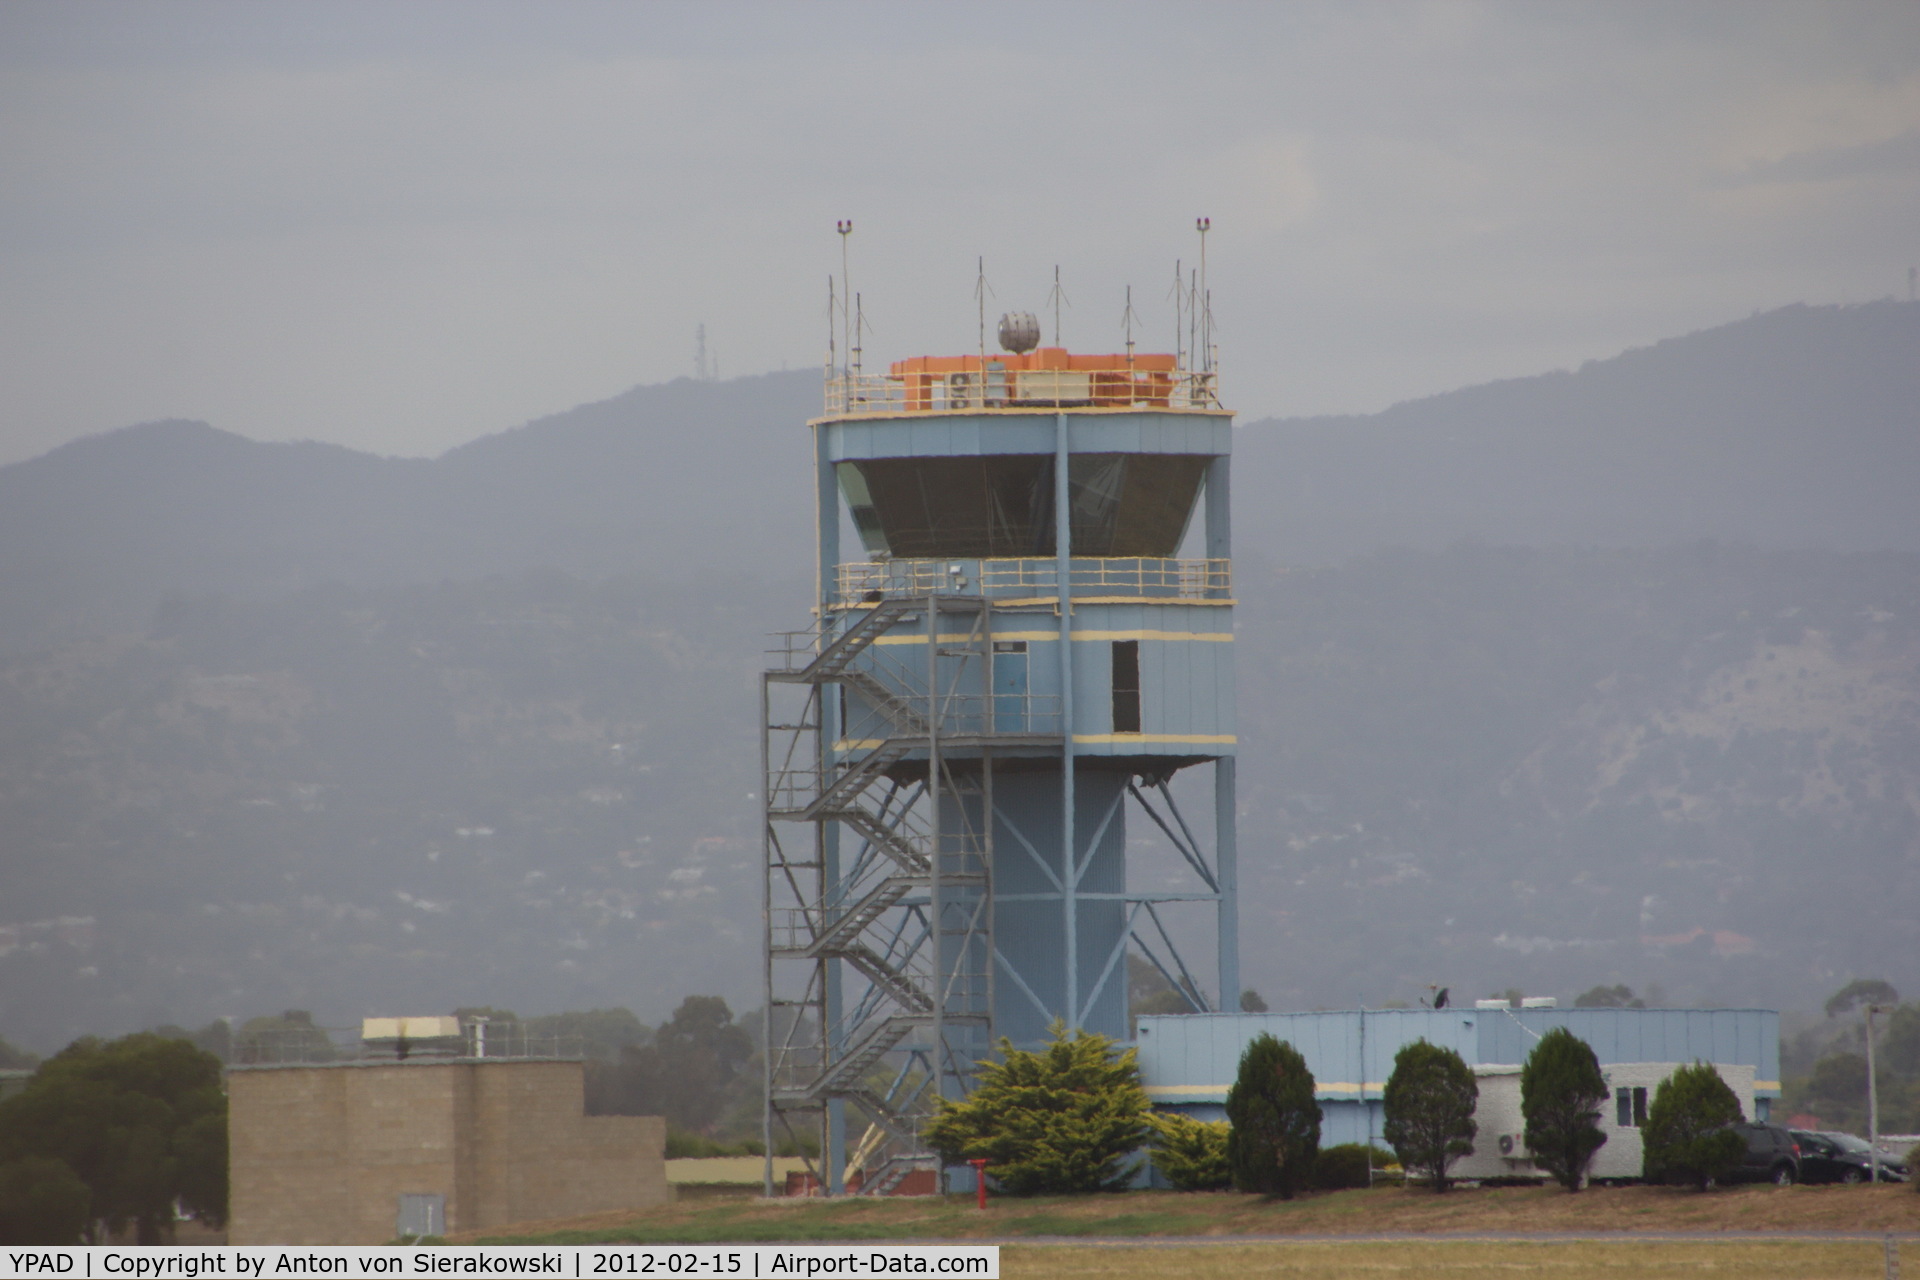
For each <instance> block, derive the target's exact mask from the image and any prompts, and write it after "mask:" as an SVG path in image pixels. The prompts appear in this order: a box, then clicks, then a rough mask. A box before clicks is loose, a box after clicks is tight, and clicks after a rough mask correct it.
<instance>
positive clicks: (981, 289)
mask: <svg viewBox="0 0 1920 1280" xmlns="http://www.w3.org/2000/svg"><path fill="white" fill-rule="evenodd" d="M973 296H974V299H975V300H976V301H977V302H979V304H980V378H981V384H980V385H981V387H982V388H983V390H982V391H981V394H982V395H985V394H986V392H985V390H984V388H985V386H986V377H987V258H986V255H985V254H981V255H980V274H979V276H978V278H976V279H975V280H974V282H973ZM982 403H985V402H984V401H983V402H982Z"/></svg>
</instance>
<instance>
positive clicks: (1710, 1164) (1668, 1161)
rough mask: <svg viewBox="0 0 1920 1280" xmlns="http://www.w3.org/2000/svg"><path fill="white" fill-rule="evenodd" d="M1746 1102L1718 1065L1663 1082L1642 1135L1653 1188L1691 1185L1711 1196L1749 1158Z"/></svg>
mask: <svg viewBox="0 0 1920 1280" xmlns="http://www.w3.org/2000/svg"><path fill="white" fill-rule="evenodd" d="M1741 1118H1742V1117H1741V1115H1740V1099H1739V1097H1738V1096H1737V1095H1735V1093H1734V1092H1733V1090H1732V1089H1731V1088H1729V1087H1728V1086H1727V1082H1726V1081H1725V1080H1722V1079H1721V1078H1720V1073H1719V1072H1718V1071H1715V1070H1714V1069H1713V1066H1712V1064H1710V1063H1706V1062H1697V1061H1696V1062H1695V1063H1693V1065H1691V1066H1682V1067H1678V1068H1676V1069H1675V1070H1674V1073H1673V1074H1672V1075H1670V1076H1668V1077H1667V1078H1666V1079H1665V1080H1662V1081H1661V1082H1660V1087H1659V1088H1658V1089H1656V1090H1655V1091H1654V1094H1653V1105H1652V1106H1650V1107H1648V1108H1647V1123H1646V1125H1645V1126H1644V1127H1642V1128H1641V1130H1640V1143H1641V1173H1642V1175H1643V1176H1644V1177H1645V1178H1646V1180H1647V1181H1648V1182H1691V1183H1693V1184H1694V1185H1695V1186H1697V1187H1699V1188H1700V1190H1702V1191H1705V1190H1706V1189H1707V1188H1709V1187H1711V1186H1712V1185H1713V1184H1714V1183H1715V1182H1718V1181H1720V1180H1721V1179H1723V1178H1725V1177H1726V1176H1727V1175H1728V1174H1729V1173H1731V1172H1733V1170H1734V1169H1736V1168H1738V1167H1739V1164H1740V1162H1741V1161H1742V1160H1744V1159H1745V1158H1746V1154H1747V1142H1746V1139H1745V1138H1742V1137H1741V1136H1740V1134H1739V1133H1737V1132H1736V1131H1735V1130H1733V1129H1732V1128H1730V1127H1729V1126H1731V1125H1736V1124H1739V1123H1740V1120H1741Z"/></svg>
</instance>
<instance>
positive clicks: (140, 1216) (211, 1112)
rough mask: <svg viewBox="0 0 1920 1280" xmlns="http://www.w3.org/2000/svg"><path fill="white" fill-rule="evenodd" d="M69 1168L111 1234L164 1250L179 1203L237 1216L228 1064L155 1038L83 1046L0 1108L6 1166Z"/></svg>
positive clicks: (216, 1216) (210, 1214)
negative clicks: (223, 1077) (223, 1066)
mask: <svg viewBox="0 0 1920 1280" xmlns="http://www.w3.org/2000/svg"><path fill="white" fill-rule="evenodd" d="M36 1158H37V1159H43V1160H57V1161H59V1162H61V1163H62V1164H64V1165H65V1166H66V1167H67V1168H68V1169H69V1170H71V1171H72V1172H73V1174H74V1175H75V1176H77V1177H78V1178H79V1180H80V1181H81V1182H82V1183H83V1184H84V1185H85V1186H86V1188H87V1190H88V1193H89V1198H90V1200H91V1207H90V1213H91V1215H92V1217H93V1218H94V1219H95V1220H99V1221H103V1222H105V1223H106V1224H107V1227H108V1229H109V1230H113V1231H118V1230H120V1229H122V1228H123V1227H125V1226H126V1225H127V1224H128V1223H129V1222H131V1223H133V1224H134V1225H135V1227H136V1230H137V1238H138V1240H139V1242H140V1243H141V1244H158V1243H160V1241H161V1238H162V1234H163V1233H164V1231H165V1230H166V1229H167V1228H169V1227H170V1226H171V1225H172V1223H173V1211H174V1205H175V1203H176V1202H177V1203H179V1204H182V1205H184V1206H185V1207H186V1208H187V1209H188V1210H190V1211H191V1212H193V1213H195V1214H196V1215H198V1216H199V1217H201V1218H202V1219H204V1220H205V1221H207V1222H209V1223H211V1224H213V1225H215V1226H218V1225H220V1224H222V1223H224V1222H225V1221H226V1216H227V1100H226V1095H225V1094H224V1093H223V1092H222V1091H221V1087H220V1060H219V1059H218V1058H216V1057H214V1056H213V1055H212V1054H210V1053H207V1052H205V1051H204V1050H200V1049H196V1048H194V1047H193V1046H192V1045H191V1044H188V1043H187V1042H186V1041H184V1040H172V1039H167V1038H164V1037H161V1036H156V1035H153V1034H151V1033H149V1032H141V1033H140V1034H138V1035H131V1036H126V1037H123V1038H122V1039H119V1040H115V1041H112V1042H110V1043H104V1044H103V1043H102V1042H100V1041H99V1040H95V1039H93V1038H91V1037H89V1038H86V1039H81V1040H76V1041H74V1042H73V1043H72V1044H70V1045H68V1046H67V1047H66V1048H65V1049H63V1050H61V1051H60V1052H59V1053H58V1054H56V1055H54V1056H53V1057H52V1058H50V1059H48V1060H47V1061H46V1062H45V1063H44V1064H42V1066H41V1067H40V1069H39V1070H38V1071H36V1072H35V1073H34V1075H33V1078H32V1079H31V1080H30V1081H28V1083H27V1087H26V1089H24V1090H23V1091H22V1092H20V1093H18V1094H16V1095H14V1096H13V1097H11V1098H8V1099H6V1100H5V1101H4V1102H0V1161H4V1162H9V1163H11V1162H17V1161H21V1160H29V1159H36Z"/></svg>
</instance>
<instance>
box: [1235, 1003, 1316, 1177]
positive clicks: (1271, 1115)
mask: <svg viewBox="0 0 1920 1280" xmlns="http://www.w3.org/2000/svg"><path fill="white" fill-rule="evenodd" d="M1227 1121H1228V1123H1229V1124H1231V1125H1232V1126H1233V1128H1232V1131H1231V1132H1230V1133H1229V1134H1228V1135H1227V1161H1228V1163H1229V1164H1230V1165H1231V1166H1232V1167H1233V1185H1234V1186H1235V1187H1238V1188H1239V1189H1240V1190H1242V1191H1257V1192H1259V1193H1260V1194H1262V1195H1268V1196H1279V1197H1280V1198H1281V1199H1282V1200H1291V1199H1293V1196H1294V1193H1295V1192H1296V1191H1299V1190H1301V1189H1302V1188H1304V1187H1306V1186H1308V1185H1309V1184H1310V1183H1311V1182H1312V1180H1313V1166H1314V1162H1315V1161H1316V1160H1317V1159H1318V1158H1319V1155H1320V1104H1319V1103H1317V1102H1315V1101H1314V1100H1313V1073H1312V1072H1311V1071H1309V1070H1307V1063H1306V1059H1304V1058H1302V1057H1301V1056H1300V1054H1299V1052H1298V1051H1297V1050H1295V1049H1294V1047H1293V1046H1292V1045H1290V1044H1288V1043H1286V1042H1285V1041H1283V1040H1276V1039H1274V1038H1273V1037H1272V1036H1271V1035H1268V1034H1267V1033H1265V1032H1262V1033H1261V1034H1260V1035H1258V1036H1256V1037H1254V1040H1253V1043H1251V1044H1249V1045H1248V1046H1247V1049H1246V1052H1245V1053H1242V1054H1241V1055H1240V1074H1239V1076H1238V1078H1237V1079H1235V1081H1234V1082H1233V1087H1232V1088H1231V1089H1229V1090H1227Z"/></svg>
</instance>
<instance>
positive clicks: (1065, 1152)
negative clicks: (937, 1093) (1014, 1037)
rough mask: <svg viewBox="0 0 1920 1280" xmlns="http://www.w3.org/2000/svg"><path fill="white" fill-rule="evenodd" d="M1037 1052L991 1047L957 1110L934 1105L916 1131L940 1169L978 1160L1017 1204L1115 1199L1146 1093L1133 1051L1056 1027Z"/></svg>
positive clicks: (1142, 1127)
mask: <svg viewBox="0 0 1920 1280" xmlns="http://www.w3.org/2000/svg"><path fill="white" fill-rule="evenodd" d="M1051 1032H1052V1040H1051V1042H1050V1043H1049V1044H1048V1045H1047V1047H1046V1049H1045V1050H1043V1051H1042V1052H1039V1053H1032V1052H1029V1051H1027V1050H1024V1049H1016V1048H1014V1047H1013V1042H1012V1041H1010V1040H1007V1039H1005V1038H1004V1037H1003V1038H1002V1039H1001V1041H1000V1058H1001V1060H1000V1061H999V1062H984V1063H982V1064H981V1069H980V1083H979V1084H978V1085H977V1086H975V1088H974V1090H973V1092H972V1093H970V1094H968V1095H967V1096H966V1097H965V1098H963V1099H960V1100H959V1101H951V1100H948V1099H945V1098H943V1099H941V1100H940V1102H939V1107H940V1111H939V1114H938V1115H936V1116H935V1117H934V1118H933V1120H932V1121H931V1122H929V1123H928V1125H927V1127H926V1128H925V1130H924V1131H923V1136H924V1137H925V1138H926V1141H927V1144H928V1145H929V1146H931V1147H932V1148H933V1149H934V1150H935V1151H937V1152H938V1153H939V1154H940V1157H941V1159H943V1160H945V1161H946V1162H948V1163H949V1164H958V1163H960V1162H962V1161H964V1160H981V1159H984V1160H986V1161H987V1173H988V1175H989V1176H990V1177H992V1178H993V1180H994V1181H995V1182H996V1183H998V1184H999V1185H1000V1187H1001V1189H1002V1190H1005V1191H1007V1192H1010V1193H1011V1194H1013V1195H1017V1196H1032V1195H1064V1194H1071V1193H1074V1192H1086V1191H1119V1190H1121V1189H1123V1188H1124V1187H1125V1186H1126V1185H1127V1183H1128V1182H1129V1181H1130V1180H1131V1179H1132V1178H1133V1175H1134V1173H1135V1171H1136V1170H1137V1168H1138V1165H1137V1164H1136V1163H1134V1162H1133V1161H1130V1160H1129V1159H1128V1157H1129V1156H1130V1155H1132V1154H1133V1153H1134V1152H1135V1151H1137V1150H1139V1149H1140V1148H1141V1147H1142V1146H1144V1145H1146V1141H1147V1137H1148V1133H1149V1130H1148V1126H1147V1091H1146V1090H1145V1089H1144V1088H1142V1087H1141V1085H1140V1068H1139V1065H1138V1064H1137V1063H1136V1061H1135V1057H1134V1051H1133V1050H1132V1049H1127V1050H1125V1051H1122V1050H1120V1048H1119V1046H1117V1045H1116V1044H1115V1043H1114V1042H1113V1041H1112V1040H1111V1039H1109V1038H1108V1037H1106V1036H1102V1035H1095V1034H1093V1033H1091V1032H1087V1031H1078V1030H1077V1031H1074V1032H1072V1033H1071V1034H1069V1033H1068V1031H1067V1028H1066V1024H1065V1023H1064V1022H1061V1021H1059V1020H1055V1022H1054V1024H1053V1027H1052V1028H1051Z"/></svg>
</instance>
